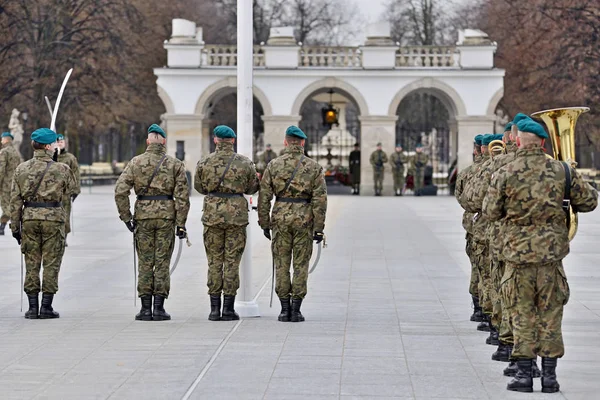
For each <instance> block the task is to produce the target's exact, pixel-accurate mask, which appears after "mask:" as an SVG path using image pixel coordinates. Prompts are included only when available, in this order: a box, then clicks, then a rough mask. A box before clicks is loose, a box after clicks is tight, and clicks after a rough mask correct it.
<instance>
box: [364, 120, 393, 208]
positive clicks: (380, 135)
mask: <svg viewBox="0 0 600 400" xmlns="http://www.w3.org/2000/svg"><path fill="white" fill-rule="evenodd" d="M397 119H398V117H396V116H394V117H390V116H388V115H382V116H378V115H374V116H361V117H359V120H360V124H361V125H360V132H361V133H360V137H361V139H360V194H361V196H373V195H374V194H375V190H374V187H373V183H374V179H373V167H372V166H371V163H370V161H369V160H370V158H371V153H372V152H373V151H375V150H376V146H377V143H379V142H381V145H382V147H383V151H385V152H386V154H387V155H388V163H386V164H385V175H384V180H383V193H382V194H383V196H391V195H393V192H394V181H393V178H392V171H391V169H390V165H389V157H390V156H391V155H392V152H393V151H394V149H395V146H396V120H397Z"/></svg>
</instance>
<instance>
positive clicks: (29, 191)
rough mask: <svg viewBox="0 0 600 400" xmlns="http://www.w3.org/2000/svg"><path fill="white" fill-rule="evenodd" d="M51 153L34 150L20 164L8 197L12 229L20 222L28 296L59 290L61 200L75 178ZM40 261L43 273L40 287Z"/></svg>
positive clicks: (62, 227) (62, 242) (62, 238)
mask: <svg viewBox="0 0 600 400" xmlns="http://www.w3.org/2000/svg"><path fill="white" fill-rule="evenodd" d="M52 154H53V153H52V152H50V151H46V150H35V151H34V154H33V158H32V159H31V160H29V161H26V162H24V163H22V164H20V165H19V166H18V167H17V169H16V171H15V174H14V179H13V184H12V190H11V196H10V206H11V213H10V217H11V218H10V219H11V221H12V223H11V229H12V231H13V232H16V231H18V230H19V225H20V224H22V233H21V234H22V242H21V252H22V253H23V254H25V264H26V268H27V274H26V276H25V285H24V291H25V293H27V295H29V296H37V294H38V293H39V292H40V291H42V292H43V293H44V294H55V293H56V292H57V291H58V273H59V271H60V264H61V262H62V257H63V253H64V250H65V221H66V218H67V217H66V215H65V211H64V209H63V208H62V206H61V203H60V202H61V201H62V199H63V198H64V197H65V195H66V194H67V193H70V192H71V191H72V190H73V187H74V186H75V178H74V177H73V174H72V172H71V170H70V169H69V167H67V166H66V165H64V164H61V163H56V162H53V161H52ZM48 163H51V164H50V166H49V168H48V171H47V172H46V175H44V178H43V179H42V180H41V183H39V182H40V179H41V178H42V174H43V173H44V171H45V170H46V167H47V166H48ZM38 183H39V188H38V190H37V193H36V194H35V196H34V192H35V188H36V186H37V185H38ZM42 262H43V264H44V265H43V267H44V276H43V282H42V285H41V286H40V268H41V267H42ZM36 298H37V297H36Z"/></svg>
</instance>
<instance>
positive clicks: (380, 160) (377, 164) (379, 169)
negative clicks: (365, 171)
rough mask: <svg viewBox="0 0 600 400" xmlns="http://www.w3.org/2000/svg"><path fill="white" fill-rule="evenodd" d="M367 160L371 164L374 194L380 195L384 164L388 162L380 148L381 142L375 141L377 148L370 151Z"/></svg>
mask: <svg viewBox="0 0 600 400" xmlns="http://www.w3.org/2000/svg"><path fill="white" fill-rule="evenodd" d="M369 161H370V162H371V165H372V166H373V185H374V190H375V196H381V191H382V190H383V178H384V174H385V164H387V162H388V156H387V154H385V152H384V151H383V150H382V149H381V143H377V149H376V150H375V151H374V152H373V153H371V158H370V160H369Z"/></svg>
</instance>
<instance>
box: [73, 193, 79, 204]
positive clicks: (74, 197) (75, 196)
mask: <svg viewBox="0 0 600 400" xmlns="http://www.w3.org/2000/svg"><path fill="white" fill-rule="evenodd" d="M77 196H79V195H78V194H72V195H71V201H72V202H73V203H75V199H76V198H77Z"/></svg>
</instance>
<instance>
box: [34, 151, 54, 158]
mask: <svg viewBox="0 0 600 400" xmlns="http://www.w3.org/2000/svg"><path fill="white" fill-rule="evenodd" d="M53 155H54V152H53V151H50V150H45V149H41V150H34V151H33V157H34V158H39V159H44V158H47V159H50V160H51V159H52V156H53Z"/></svg>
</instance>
